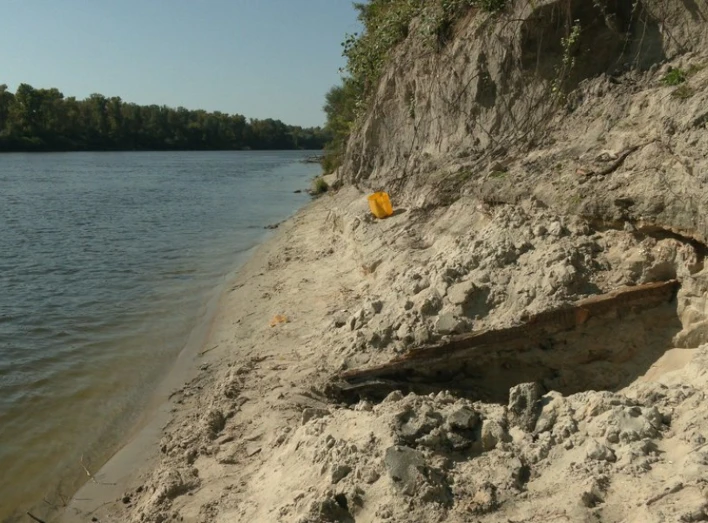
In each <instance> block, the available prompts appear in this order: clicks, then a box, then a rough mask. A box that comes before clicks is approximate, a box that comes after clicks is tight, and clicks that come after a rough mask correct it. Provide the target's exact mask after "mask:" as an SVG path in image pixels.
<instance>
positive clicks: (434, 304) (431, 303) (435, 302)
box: [420, 294, 442, 316]
mask: <svg viewBox="0 0 708 523" xmlns="http://www.w3.org/2000/svg"><path fill="white" fill-rule="evenodd" d="M441 307H442V302H441V301H440V297H439V296H438V295H437V294H435V295H433V296H430V297H428V298H426V299H425V301H423V304H422V305H421V306H420V313H421V314H422V315H423V316H435V315H436V314H437V313H438V312H439V311H440V308H441Z"/></svg>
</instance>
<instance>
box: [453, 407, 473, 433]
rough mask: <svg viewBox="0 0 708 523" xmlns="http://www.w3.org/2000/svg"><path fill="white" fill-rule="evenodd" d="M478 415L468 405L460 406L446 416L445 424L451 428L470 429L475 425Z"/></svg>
mask: <svg viewBox="0 0 708 523" xmlns="http://www.w3.org/2000/svg"><path fill="white" fill-rule="evenodd" d="M478 422H479V415H478V414H477V413H476V412H475V411H473V410H472V409H471V408H469V407H460V408H459V409H457V410H455V411H453V412H452V413H451V414H449V415H448V417H447V424H448V426H449V427H450V428H452V429H460V430H470V429H473V428H475V427H476V426H477V423H478Z"/></svg>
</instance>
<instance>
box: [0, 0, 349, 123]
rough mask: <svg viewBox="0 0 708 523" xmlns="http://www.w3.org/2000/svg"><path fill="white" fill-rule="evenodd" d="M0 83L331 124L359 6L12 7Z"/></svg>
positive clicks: (44, 1) (161, 1) (60, 2)
mask: <svg viewBox="0 0 708 523" xmlns="http://www.w3.org/2000/svg"><path fill="white" fill-rule="evenodd" d="M0 12H1V13H2V14H1V15H0V83H6V84H7V85H8V86H9V87H10V89H11V90H13V91H14V90H15V89H16V87H17V85H18V84H20V83H22V82H25V83H28V84H31V85H32V86H34V87H57V88H58V89H59V90H60V91H62V92H63V93H64V95H65V96H76V97H77V98H84V97H86V96H88V95H89V94H91V93H101V94H103V95H106V96H120V97H121V98H122V99H123V100H125V101H128V102H135V103H139V104H153V103H154V104H158V105H163V104H164V105H169V106H174V107H176V106H180V105H181V106H184V107H187V108H189V109H207V110H210V111H214V110H219V111H222V112H227V113H240V114H243V115H245V116H247V117H250V118H278V119H281V120H283V121H284V122H286V123H289V124H295V125H305V126H310V125H319V124H322V123H323V122H324V115H323V113H322V105H323V100H324V94H325V93H326V92H327V90H328V89H329V88H330V87H331V86H332V85H334V84H336V83H337V82H338V81H339V73H338V69H339V67H341V66H342V65H343V59H342V56H341V52H342V48H341V46H340V42H341V41H342V40H343V39H344V35H345V33H347V32H349V33H352V32H355V31H357V30H358V27H357V24H356V13H355V11H354V8H353V7H352V2H351V0H3V1H2V2H0Z"/></svg>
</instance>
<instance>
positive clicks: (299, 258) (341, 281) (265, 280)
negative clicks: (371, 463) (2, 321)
mask: <svg viewBox="0 0 708 523" xmlns="http://www.w3.org/2000/svg"><path fill="white" fill-rule="evenodd" d="M330 203H331V202H330V201H329V200H328V199H321V200H318V201H315V202H313V203H311V204H310V205H308V206H307V207H306V208H304V209H303V210H301V211H300V212H298V213H297V214H296V215H295V216H294V217H293V218H291V219H289V220H287V221H286V222H285V223H283V224H281V225H280V227H279V230H278V231H277V232H276V233H275V234H274V236H273V237H271V238H270V239H269V240H268V241H267V242H266V243H264V244H263V245H261V246H260V247H258V248H257V249H256V250H255V252H254V253H253V255H252V256H251V257H250V259H249V260H248V261H247V262H246V263H245V264H244V265H243V266H242V267H241V268H240V269H239V270H238V272H237V273H236V275H235V277H234V278H233V280H232V282H231V283H229V284H227V288H226V290H225V291H224V293H223V295H222V296H221V298H220V301H219V304H218V310H217V312H216V315H215V317H214V319H213V320H212V322H211V325H210V329H209V331H210V332H209V333H208V336H207V338H206V340H204V341H203V343H202V347H203V348H202V349H201V350H200V351H199V353H198V354H197V355H196V356H194V354H191V355H190V354H183V355H181V357H180V358H181V361H179V362H177V363H176V365H175V369H174V370H173V371H172V372H171V373H170V376H169V377H168V378H167V379H166V381H165V383H163V384H161V386H160V390H158V391H157V393H156V397H155V399H154V400H153V405H152V407H151V408H150V409H149V410H148V412H147V413H146V415H145V419H144V423H143V428H142V429H141V430H139V431H138V432H137V434H135V436H134V437H132V438H131V439H130V441H128V442H127V444H126V445H125V447H124V448H122V449H121V450H120V451H119V452H118V453H117V454H116V455H115V456H114V457H113V458H112V459H111V460H110V461H109V462H108V463H107V464H106V465H105V466H104V467H102V468H101V470H100V471H98V472H94V473H93V476H94V478H95V480H94V479H93V478H92V479H91V480H89V481H88V482H87V483H86V484H85V485H84V487H83V488H82V489H81V490H80V491H79V492H78V493H77V494H76V495H75V496H74V499H73V500H72V502H71V504H70V506H69V507H68V508H67V509H66V511H65V513H64V514H63V515H62V517H61V519H60V521H62V522H66V523H70V522H73V521H86V517H87V516H88V517H89V518H90V517H98V518H99V519H100V520H101V521H105V520H110V519H112V518H114V517H117V516H118V514H117V512H118V513H121V512H122V508H123V507H122V505H123V503H122V502H121V501H120V500H121V498H123V494H124V493H127V492H129V491H131V490H134V489H135V488H136V487H138V486H139V485H140V484H141V483H142V482H143V481H144V478H145V477H147V476H149V475H150V474H151V472H152V471H153V470H154V468H155V467H156V466H157V465H158V464H159V461H160V455H159V444H158V443H159V439H160V438H161V437H162V435H163V432H164V430H165V429H170V428H174V427H176V426H179V425H184V424H185V423H187V424H188V423H190V420H191V419H193V418H194V416H196V415H198V409H199V408H200V405H198V404H199V403H201V401H195V394H199V391H200V390H201V389H202V388H203V387H206V386H209V385H212V384H213V382H214V380H215V379H216V376H217V375H219V371H223V370H224V369H225V368H226V367H239V366H243V365H249V364H250V363H249V362H251V361H253V360H254V358H255V359H257V360H263V363H260V364H257V367H258V368H259V377H260V379H259V380H258V381H259V382H260V383H258V384H257V386H255V387H254V390H253V391H252V394H248V398H249V401H248V402H247V403H246V404H245V405H244V406H243V408H242V409H241V413H240V414H239V415H240V416H246V417H248V416H251V415H252V416H253V417H254V418H255V419H256V420H258V421H257V423H256V425H257V426H258V427H260V432H261V433H263V434H267V433H268V432H270V431H271V430H274V428H275V427H282V426H285V425H287V424H288V422H287V420H286V419H283V418H282V416H281V411H280V407H279V408H278V409H274V408H273V407H274V406H275V405H283V406H284V407H286V406H287V407H292V406H295V405H298V404H299V402H301V401H303V398H304V397H303V398H300V397H298V396H297V394H298V393H307V390H308V389H309V384H310V383H311V382H312V374H313V370H314V369H316V368H318V367H319V365H318V362H321V358H320V357H319V356H318V355H317V354H314V353H312V352H311V351H307V350H305V351H303V350H302V349H303V348H304V347H306V346H307V342H308V341H309V340H312V339H316V338H317V337H318V335H319V332H320V330H321V328H322V325H321V323H322V319H323V317H324V316H326V315H327V313H328V312H331V311H330V310H329V308H331V307H332V305H333V304H339V303H342V306H343V307H344V304H343V301H344V300H343V298H345V297H346V292H347V288H346V286H347V284H348V283H349V284H350V285H352V286H354V285H355V284H356V281H357V279H358V273H357V272H356V271H355V268H356V265H355V263H354V262H353V261H351V262H350V263H348V264H347V263H346V260H339V263H338V264H337V265H336V266H332V265H331V264H317V263H316V258H317V257H319V256H321V255H322V253H318V249H319V245H318V244H319V241H320V239H321V236H320V235H319V234H318V233H317V229H319V228H320V227H321V226H322V223H323V221H324V220H325V218H326V216H327V213H328V212H329V211H328V206H329V205H330ZM288 258H290V259H288ZM313 258H314V259H313ZM332 284H334V285H335V286H334V287H331V285H332ZM278 314H280V315H284V316H285V317H286V318H287V323H284V324H281V325H278V326H276V327H271V326H270V321H271V319H272V318H273V317H274V316H276V315H278ZM200 369H201V370H200ZM315 372H316V371H315ZM195 374H198V376H196V377H194V375H195ZM186 377H192V380H191V381H190V382H189V383H187V382H186V381H185V378H186ZM180 383H186V384H185V385H184V386H182V385H181V384H180ZM177 388H179V389H180V390H181V392H178V393H177V394H174V392H175V389H177ZM283 394H285V395H287V397H288V398H287V400H286V401H284V400H283V398H281V397H280V396H282V395H283ZM168 396H171V397H170V398H169V399H167V398H168ZM241 397H242V398H245V397H246V394H244V395H242V396H241ZM200 399H201V400H204V399H206V398H200ZM306 401H309V400H306ZM194 409H197V412H195V410H194ZM266 413H268V414H269V415H268V416H266V415H265V414H266ZM294 415H295V414H294V413H291V414H290V418H289V419H290V420H292V419H293V418H292V416H294ZM250 439H254V438H253V437H250ZM245 461H249V462H250V461H253V462H256V463H257V462H258V461H259V460H258V459H255V460H245ZM243 465H245V463H242V466H243ZM205 474H206V471H205ZM215 474H219V473H218V472H215ZM239 476H244V470H243V468H241V471H240V473H239ZM229 477H231V476H228V477H227V478H224V480H223V481H214V485H213V487H214V488H218V487H219V486H220V485H221V484H222V483H224V482H227V483H228V482H230V481H232V480H233V479H232V477H231V479H228V478H229Z"/></svg>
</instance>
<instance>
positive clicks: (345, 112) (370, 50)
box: [323, 0, 507, 172]
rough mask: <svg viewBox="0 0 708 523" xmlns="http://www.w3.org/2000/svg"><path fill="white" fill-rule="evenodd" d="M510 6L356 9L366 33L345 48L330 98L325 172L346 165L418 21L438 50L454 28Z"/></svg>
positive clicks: (447, 0) (465, 2)
mask: <svg viewBox="0 0 708 523" xmlns="http://www.w3.org/2000/svg"><path fill="white" fill-rule="evenodd" d="M506 1H507V0H368V1H367V2H365V3H355V4H354V7H355V8H356V9H357V11H358V12H359V14H358V19H359V22H361V24H362V26H363V31H362V32H361V33H358V34H353V35H347V37H346V39H345V41H344V42H343V43H342V47H343V55H344V57H345V58H346V59H347V63H346V66H345V67H344V69H343V71H342V72H343V73H344V77H343V80H342V83H341V85H338V86H335V87H332V89H331V90H330V91H329V92H328V93H327V96H326V100H325V105H324V111H325V114H326V116H327V123H326V126H325V130H326V131H327V132H328V133H329V135H330V136H331V140H330V141H329V142H328V144H327V146H326V155H325V159H324V161H323V167H324V169H325V171H326V172H331V171H333V170H334V169H336V168H337V167H339V165H340V164H341V162H342V159H343V156H344V151H345V148H346V144H347V141H348V139H349V136H350V134H351V131H352V128H353V127H354V125H355V124H356V122H357V120H358V118H359V117H360V115H362V114H363V113H364V112H365V110H366V108H367V106H368V103H369V101H370V99H371V97H372V95H373V93H374V90H375V89H376V86H377V85H378V83H379V79H380V78H381V74H382V72H383V70H384V66H385V65H386V63H387V62H388V60H389V58H390V55H391V52H392V51H393V49H394V48H395V47H396V46H397V45H398V44H400V43H401V42H403V41H404V40H405V39H406V38H408V36H409V34H410V32H411V31H412V29H413V28H412V22H413V20H418V21H419V23H418V24H416V32H417V33H418V34H419V35H420V36H421V37H422V38H423V39H425V41H426V42H427V43H428V44H429V45H431V46H432V47H433V48H436V47H437V48H440V47H442V46H444V45H445V44H446V42H447V40H448V39H449V38H450V37H451V36H452V30H453V27H454V23H455V21H456V20H458V19H459V18H460V17H462V16H463V15H464V14H466V13H467V12H468V11H469V10H470V9H472V8H478V9H482V10H484V11H487V12H494V11H499V10H501V9H503V8H504V6H505V5H506Z"/></svg>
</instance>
